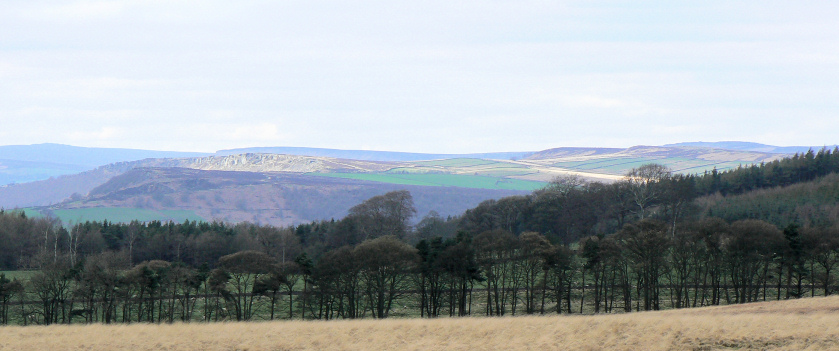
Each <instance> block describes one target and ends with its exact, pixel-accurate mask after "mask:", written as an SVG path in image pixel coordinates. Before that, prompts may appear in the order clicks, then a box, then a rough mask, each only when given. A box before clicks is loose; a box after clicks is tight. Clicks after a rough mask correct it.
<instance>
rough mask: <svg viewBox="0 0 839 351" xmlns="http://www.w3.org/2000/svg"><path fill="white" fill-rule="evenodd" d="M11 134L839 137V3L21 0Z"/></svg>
mask: <svg viewBox="0 0 839 351" xmlns="http://www.w3.org/2000/svg"><path fill="white" fill-rule="evenodd" d="M6 7H7V8H8V10H7V11H4V12H3V13H2V14H0V33H3V34H0V81H2V82H3V83H0V122H1V123H2V125H3V127H2V128H0V141H2V142H0V144H3V145H27V144H37V143H60V144H68V145H76V146H84V147H114V148H132V149H148V150H172V151H198V152H214V151H217V150H222V149H231V148H244V147H258V146H295V147H314V148H334V149H357V150H382V151H401V152H418V153H477V152H500V151H538V150H544V149H550V148H556V147H564V146H568V147H574V146H579V147H630V146H635V145H663V144H668V143H677V142H689V141H723V140H742V141H751V142H758V143H764V144H770V145H778V146H812V145H833V144H837V143H839V142H838V141H837V140H836V135H839V123H836V121H837V118H836V117H837V112H839V99H837V97H839V86H837V84H835V82H836V81H837V79H838V78H839V69H838V68H839V45H837V44H839V40H838V39H839V28H837V26H835V24H834V18H836V17H837V15H839V6H837V5H835V4H833V3H831V2H827V1H814V2H808V3H807V4H806V5H801V4H790V3H786V2H782V1H770V2H761V3H746V4H729V3H727V2H722V1H716V2H709V3H706V4H702V5H690V6H688V5H686V6H679V5H674V4H670V3H665V2H662V3H657V2H645V3H625V2H619V1H613V2H604V3H599V5H592V4H589V3H586V2H572V1H569V2H560V3H554V2H542V1H528V2H517V3H515V4H506V3H491V4H487V3H483V2H472V3H459V4H452V3H447V2H427V3H423V4H407V5H406V4H393V3H388V2H374V1H371V2H357V3H353V4H344V3H341V2H330V1H315V2H283V3H273V2H258V1H245V2H240V3H237V4H236V5H235V6H233V5H228V4H226V3H224V2H215V1H210V2H178V3H170V2H164V1H77V2H72V3H65V2H56V1H14V2H12V3H10V4H9V5H7V6H6Z"/></svg>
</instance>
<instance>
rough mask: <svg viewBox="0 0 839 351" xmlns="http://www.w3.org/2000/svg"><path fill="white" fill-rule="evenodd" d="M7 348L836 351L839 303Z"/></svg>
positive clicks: (189, 333)
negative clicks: (732, 350)
mask: <svg viewBox="0 0 839 351" xmlns="http://www.w3.org/2000/svg"><path fill="white" fill-rule="evenodd" d="M0 349H2V350H113V349H130V350H443V349H445V350H601V349H608V350H645V351H652V350H731V349H738V350H836V349H839V296H837V297H827V298H809V299H801V300H794V301H782V302H766V303H753V304H747V305H736V306H724V307H712V308H697V309H689V310H677V311H665V312H647V313H632V314H623V315H599V316H545V317H510V318H462V319H437V320H421V319H392V320H383V321H377V320H361V321H328V322H255V323H217V324H199V323H195V324H174V325H166V324H164V325H148V324H135V325H72V326H48V327H40V326H35V327H32V326H30V327H2V328H0Z"/></svg>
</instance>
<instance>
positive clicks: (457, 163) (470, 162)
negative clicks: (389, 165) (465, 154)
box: [414, 158, 499, 167]
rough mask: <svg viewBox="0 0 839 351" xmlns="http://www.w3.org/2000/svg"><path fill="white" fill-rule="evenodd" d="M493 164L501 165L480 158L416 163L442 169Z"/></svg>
mask: <svg viewBox="0 0 839 351" xmlns="http://www.w3.org/2000/svg"><path fill="white" fill-rule="evenodd" d="M493 163H499V162H497V161H490V160H482V159H479V158H452V159H447V160H433V161H418V162H414V164H417V165H422V166H442V167H474V166H482V165H488V164H493Z"/></svg>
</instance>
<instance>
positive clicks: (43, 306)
mask: <svg viewBox="0 0 839 351" xmlns="http://www.w3.org/2000/svg"><path fill="white" fill-rule="evenodd" d="M837 160H839V155H837V151H836V150H834V151H833V152H830V151H828V150H821V151H819V152H818V153H813V152H812V151H811V152H808V153H806V154H804V155H796V156H794V157H792V158H788V159H784V160H780V161H774V162H772V163H769V164H761V165H756V166H751V167H747V168H742V167H741V168H740V169H737V170H732V171H728V172H723V173H719V172H716V171H712V172H709V173H706V174H704V175H681V174H673V173H672V172H671V171H670V170H669V169H667V168H666V167H664V166H661V165H657V164H647V165H643V166H641V167H638V168H635V169H633V170H631V171H630V172H629V173H627V174H626V177H625V179H624V180H622V181H618V182H614V183H610V184H604V183H598V182H593V183H590V182H586V181H584V180H582V179H580V178H577V177H560V178H557V179H555V180H554V181H553V182H551V183H550V185H549V186H547V187H546V188H544V189H541V190H538V191H536V192H534V193H532V194H530V195H527V196H514V197H508V198H502V199H499V200H489V201H485V202H483V203H481V204H480V205H478V206H477V207H475V208H473V209H470V210H468V211H466V212H465V213H464V214H463V215H461V216H457V217H449V218H445V219H444V218H441V217H440V216H439V215H437V214H436V213H433V212H432V213H429V214H428V215H426V216H425V217H423V218H422V219H421V220H419V221H418V222H417V223H416V225H413V226H412V225H410V224H411V223H412V222H411V219H412V218H413V217H414V216H415V215H416V210H415V208H414V206H413V199H412V197H411V195H410V193H408V192H407V191H394V192H389V193H387V194H384V195H380V196H375V197H373V198H370V199H368V200H366V201H364V202H362V203H361V204H358V205H356V206H354V207H353V208H351V209H350V210H349V211H348V215H347V216H346V217H345V218H342V219H340V220H335V219H332V220H328V221H326V220H324V221H316V222H312V223H306V224H301V225H297V226H289V227H282V228H281V227H272V226H262V225H257V224H252V223H239V224H228V223H221V222H193V221H185V222H184V223H172V222H159V221H152V222H147V223H140V222H137V221H134V222H131V223H111V222H107V221H103V222H84V223H69V224H67V225H63V224H62V223H59V222H58V221H57V220H55V219H50V218H27V217H26V216H25V215H24V214H23V212H19V211H0V243H2V245H3V250H0V268H2V269H4V270H20V269H24V270H25V269H29V270H33V273H32V274H31V276H30V277H29V279H24V280H18V279H9V278H6V276H0V307H1V308H0V322H2V323H7V322H9V321H10V318H12V317H10V316H15V315H17V317H16V320H17V322H19V323H23V324H28V323H38V324H50V323H68V322H73V321H76V322H82V321H83V322H106V323H111V322H140V321H143V322H173V321H175V320H182V321H195V320H201V321H211V320H230V319H233V320H251V319H274V318H306V319H309V318H317V319H332V318H365V317H373V318H386V317H388V316H393V315H398V316H419V317H438V316H443V315H448V316H465V315H507V314H532V313H549V312H551V313H588V312H594V313H602V312H616V311H624V312H628V311H633V310H654V309H660V308H684V307H695V306H706V305H716V304H723V303H742V302H749V301H756V300H765V299H771V298H775V299H781V298H796V297H801V296H805V295H807V294H810V295H811V296H813V295H815V294H817V293H818V294H824V295H827V294H830V293H832V290H834V287H833V286H834V283H835V278H834V275H835V273H834V272H833V271H834V267H835V264H836V262H837V257H839V253H837V251H839V239H837V236H839V235H837V232H839V230H838V229H837V228H839V226H837V223H836V222H835V221H833V220H827V221H820V222H818V223H816V222H812V221H810V222H805V223H801V222H798V221H794V220H791V221H788V222H786V223H778V222H773V223H770V222H767V221H765V220H763V219H760V218H759V217H755V216H737V215H734V216H731V215H727V216H726V215H723V216H722V217H723V218H724V219H721V218H718V217H716V215H720V214H721V213H719V211H718V212H717V213H713V214H711V213H710V211H709V210H708V209H709V208H710V207H709V206H708V204H707V203H708V201H707V200H697V198H698V197H700V196H702V195H706V194H708V193H709V192H711V191H713V192H714V194H715V195H712V196H716V197H718V198H723V199H730V198H734V197H733V194H736V193H737V192H739V191H748V189H751V188H761V187H762V188H767V187H771V186H775V185H773V184H778V185H783V184H784V182H793V183H796V184H799V185H797V186H801V185H800V184H803V183H801V181H802V180H809V179H815V177H818V176H819V175H821V174H822V173H824V172H827V173H829V172H830V170H832V169H834V168H835V167H837V166H836V163H837ZM831 167H834V168H831ZM758 173H760V174H770V175H771V174H781V175H782V176H777V177H776V176H770V177H765V176H764V177H762V178H761V177H757V176H754V177H753V176H749V175H750V174H751V175H754V174H758ZM833 177H834V178H835V176H833ZM732 179H733V180H732ZM745 179H752V180H749V182H751V183H749V182H746V181H745ZM754 179H762V180H760V181H753V180H754ZM779 179H780V180H779ZM831 179H833V178H830V177H824V178H821V179H820V180H819V181H820V182H828V183H830V182H835V179H834V180H831ZM776 180H777V181H778V182H780V183H776ZM736 182H740V183H736ZM736 184H740V185H738V186H735V185H736ZM743 184H751V185H743ZM750 187H751V188H750ZM726 189H727V190H726ZM738 189H739V190H738ZM764 191H767V190H764ZM724 193H725V194H724ZM752 193H754V191H752ZM749 194H751V193H749ZM749 194H744V195H740V196H749ZM708 198H709V197H708V196H704V197H703V198H702V199H708ZM804 201H806V199H805V200H804ZM718 202H719V201H718ZM752 206H758V207H759V206H760V203H752ZM812 210H813V211H828V210H829V209H827V208H821V209H819V208H815V209H812ZM728 213H730V212H724V213H722V214H728ZM834 217H835V216H832V217H831V216H822V218H834ZM784 218H790V217H784ZM799 223H801V225H800V224H799ZM779 228H782V229H779ZM35 302H37V303H35ZM12 319H15V318H12Z"/></svg>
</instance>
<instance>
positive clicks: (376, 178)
mask: <svg viewBox="0 0 839 351" xmlns="http://www.w3.org/2000/svg"><path fill="white" fill-rule="evenodd" d="M308 174H309V175H315V176H320V177H332V178H346V179H358V180H367V181H373V182H380V183H390V184H403V185H422V186H454V187H461V188H474V189H503V190H522V191H534V190H537V189H541V188H543V187H544V186H545V184H546V183H544V182H537V181H531V180H519V179H509V178H501V177H487V176H479V175H465V174H428V173H426V174H389V173H387V174H385V173H308Z"/></svg>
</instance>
